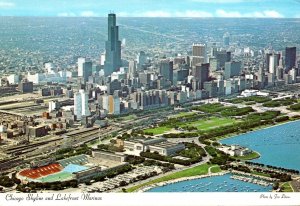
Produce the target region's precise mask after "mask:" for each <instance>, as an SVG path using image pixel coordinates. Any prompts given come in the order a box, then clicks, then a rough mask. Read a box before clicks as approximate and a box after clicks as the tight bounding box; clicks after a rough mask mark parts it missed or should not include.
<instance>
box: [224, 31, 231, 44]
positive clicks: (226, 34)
mask: <svg viewBox="0 0 300 206" xmlns="http://www.w3.org/2000/svg"><path fill="white" fill-rule="evenodd" d="M229 37H230V35H229V33H228V32H226V33H225V34H224V35H223V45H224V46H229V41H230V39H229Z"/></svg>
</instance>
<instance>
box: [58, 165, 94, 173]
mask: <svg viewBox="0 0 300 206" xmlns="http://www.w3.org/2000/svg"><path fill="white" fill-rule="evenodd" d="M86 169H88V167H84V166H81V165H76V164H68V166H66V167H65V168H64V169H63V171H64V172H69V173H74V172H80V171H82V170H86Z"/></svg>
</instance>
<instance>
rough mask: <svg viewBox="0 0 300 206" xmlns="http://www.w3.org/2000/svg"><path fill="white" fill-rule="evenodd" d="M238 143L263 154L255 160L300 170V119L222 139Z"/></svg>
mask: <svg viewBox="0 0 300 206" xmlns="http://www.w3.org/2000/svg"><path fill="white" fill-rule="evenodd" d="M220 142H221V143H222V144H228V145H231V144H238V145H242V146H245V147H248V148H250V149H252V150H254V151H257V152H259V153H260V154H261V157H260V158H258V159H255V160H252V161H253V162H258V163H263V164H268V165H273V166H278V167H284V168H287V169H296V170H299V171H300V155H299V151H300V121H294V122H289V123H286V124H282V125H278V126H274V127H270V128H266V129H262V130H258V131H254V132H250V133H247V134H242V135H238V136H234V137H231V138H228V139H224V140H221V141H220Z"/></svg>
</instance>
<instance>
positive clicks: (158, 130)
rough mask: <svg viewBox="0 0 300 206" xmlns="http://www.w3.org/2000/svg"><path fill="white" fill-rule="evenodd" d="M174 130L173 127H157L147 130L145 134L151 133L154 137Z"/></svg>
mask: <svg viewBox="0 0 300 206" xmlns="http://www.w3.org/2000/svg"><path fill="white" fill-rule="evenodd" d="M171 129H172V128H171V127H165V126H163V127H155V128H149V129H145V130H144V132H150V133H153V135H157V134H163V133H165V132H168V131H170V130H171Z"/></svg>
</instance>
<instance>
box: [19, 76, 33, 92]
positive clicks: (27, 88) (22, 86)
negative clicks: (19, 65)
mask: <svg viewBox="0 0 300 206" xmlns="http://www.w3.org/2000/svg"><path fill="white" fill-rule="evenodd" d="M18 89H19V91H20V92H22V93H32V92H33V83H32V82H29V81H28V80H27V79H25V80H22V81H21V82H20V83H19V87H18Z"/></svg>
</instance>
